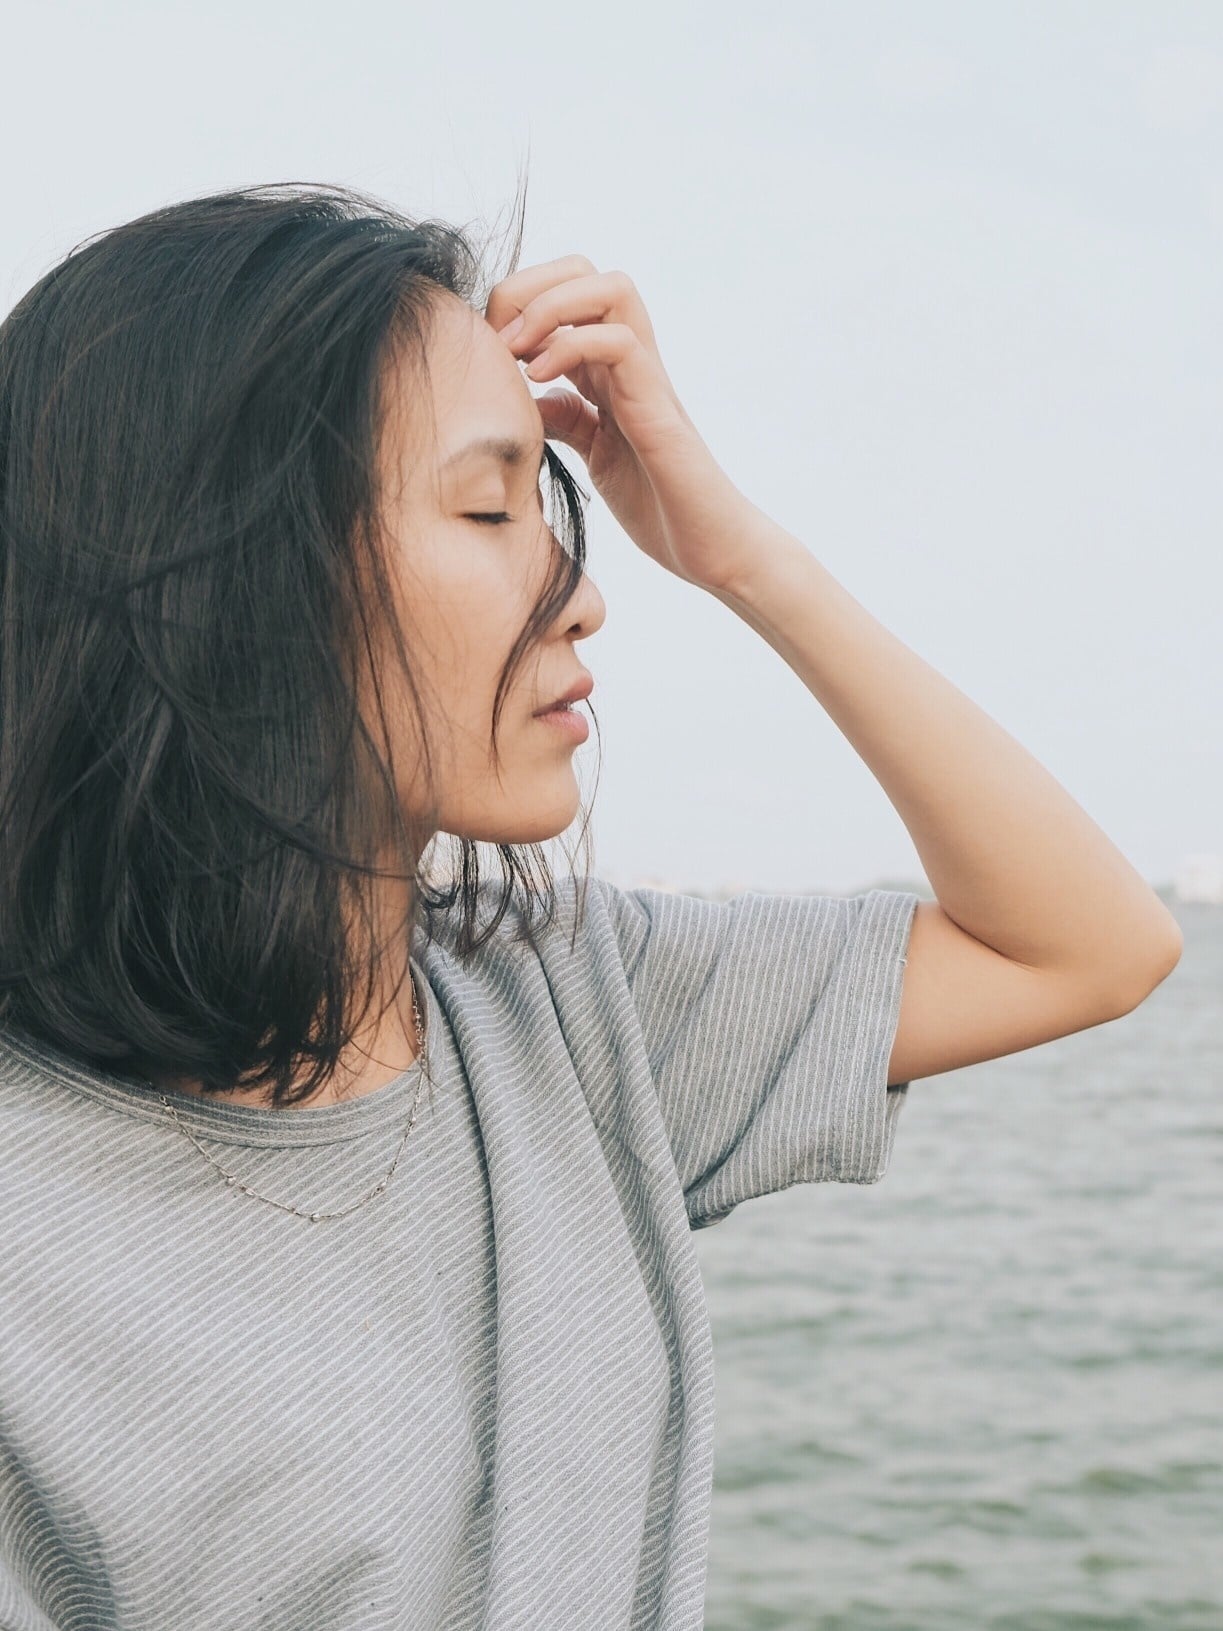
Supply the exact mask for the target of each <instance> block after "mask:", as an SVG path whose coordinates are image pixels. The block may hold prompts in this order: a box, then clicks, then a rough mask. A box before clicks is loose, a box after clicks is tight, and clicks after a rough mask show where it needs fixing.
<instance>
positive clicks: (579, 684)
mask: <svg viewBox="0 0 1223 1631" xmlns="http://www.w3.org/2000/svg"><path fill="white" fill-rule="evenodd" d="M594 688H595V682H594V676H593V675H591V674H587V673H585V672H583V674H582V675H581V677H580V678H579V679H577V680H575V681H574V683H573V684H572V685H571V686H570V687H569V689H568V690H567V691H566V692H565V694H564V696H561V697H557V699H556V701H555V702H551V703H549V704H548V706H547V707H546V708H540V709H538V710H537V711H536V713H535V718H536V719H543V718H544V717H546V716H547V715H548V714H552V713H556V712H557V711H558V710H559V711H564V710H565V709H568V708H572V706H573V704H574V703H575V702H584V701H585V700H586V698H587V697H588V696H589V695H590V693H591V692H592V691H593V690H594Z"/></svg>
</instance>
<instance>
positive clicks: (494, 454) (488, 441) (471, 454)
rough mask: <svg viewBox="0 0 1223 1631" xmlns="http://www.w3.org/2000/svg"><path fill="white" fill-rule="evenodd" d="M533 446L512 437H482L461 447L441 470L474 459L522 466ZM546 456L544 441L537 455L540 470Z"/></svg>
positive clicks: (546, 447)
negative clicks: (498, 460) (489, 459)
mask: <svg viewBox="0 0 1223 1631" xmlns="http://www.w3.org/2000/svg"><path fill="white" fill-rule="evenodd" d="M533 445H534V444H532V443H528V442H517V441H515V440H514V438H513V437H512V436H482V437H481V438H480V439H479V440H478V441H475V442H468V444H467V446H466V447H461V448H460V449H459V451H458V452H457V453H452V454H451V456H450V457H449V458H448V459H446V460H445V462H444V463H443V464H442V469H443V470H449V469H450V468H451V466H452V465H456V464H462V463H465V462H466V460H468V459H475V458H486V459H488V458H491V459H500V460H501V462H502V464H511V465H518V464H523V463H524V462H525V461H526V460H527V459H529V458H530V456H531V450H532V447H533ZM547 456H548V444H547V442H546V441H545V442H544V444H543V446H542V448H541V450H540V455H539V465H540V469H542V468H543V464H544V460H545V459H546V458H547Z"/></svg>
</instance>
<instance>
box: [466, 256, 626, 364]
mask: <svg viewBox="0 0 1223 1631" xmlns="http://www.w3.org/2000/svg"><path fill="white" fill-rule="evenodd" d="M519 319H520V322H521V326H520V327H516V328H514V322H513V319H511V320H510V322H509V326H510V327H512V328H514V332H512V333H506V332H505V330H504V329H502V330H499V331H498V332H499V333H500V334H501V336H502V338H503V339H504V340H505V342H506V344H507V345H508V346H509V347H510V350H511V351H513V352H515V353H521V354H526V353H529V352H530V351H532V350H533V349H534V348H535V347H536V346H537V345H539V344H540V343H541V342H542V341H543V340H544V339H546V338H547V336H548V335H550V334H551V333H552V331H553V330H554V329H556V328H560V327H562V326H564V325H567V324H575V323H600V322H608V321H611V322H615V323H624V324H626V325H627V326H628V327H629V328H631V329H632V330H633V332H634V333H635V334H636V336H637V338H638V339H639V340H640V341H641V343H642V344H643V345H646V346H650V347H654V346H655V340H654V330H653V328H652V327H651V324H650V319H649V315H648V313H647V312H646V309H645V305H644V303H643V301H642V299H641V296H640V295H639V294H638V292H637V286H636V284H635V283H634V282H633V280H632V278H630V277H629V275H628V273H627V272H594V273H592V274H590V275H589V276H587V277H575V278H569V279H568V280H567V281H566V282H564V283H559V284H555V285H552V286H551V287H549V288H547V289H543V290H541V291H540V293H538V294H537V295H535V296H533V297H532V298H531V299H530V300H528V301H527V303H526V305H525V306H524V307H523V308H522V311H521V312H520V313H519Z"/></svg>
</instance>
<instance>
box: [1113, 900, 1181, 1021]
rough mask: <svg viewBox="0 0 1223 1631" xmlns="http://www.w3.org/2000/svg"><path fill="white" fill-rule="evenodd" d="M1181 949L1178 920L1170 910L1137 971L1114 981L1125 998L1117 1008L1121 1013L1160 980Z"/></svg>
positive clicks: (1126, 1012)
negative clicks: (1122, 1003) (1124, 979)
mask: <svg viewBox="0 0 1223 1631" xmlns="http://www.w3.org/2000/svg"><path fill="white" fill-rule="evenodd" d="M1184 949H1185V936H1184V935H1183V933H1182V932H1181V927H1180V925H1179V923H1177V922H1176V920H1175V919H1174V918H1173V917H1172V915H1171V913H1169V914H1168V924H1167V926H1166V927H1165V928H1163V929H1162V930H1161V932H1160V934H1159V935H1158V936H1157V937H1155V938H1154V940H1153V944H1152V947H1151V950H1150V952H1149V953H1148V955H1147V956H1146V957H1145V958H1144V959H1143V961H1142V963H1141V964H1140V965H1139V970H1138V972H1137V973H1136V974H1131V975H1130V977H1129V979H1128V980H1126V981H1119V982H1118V984H1117V994H1118V995H1119V996H1121V997H1123V999H1124V1006H1123V1007H1122V1008H1121V1010H1120V1012H1121V1013H1122V1014H1129V1013H1132V1012H1133V1011H1134V1009H1135V1008H1137V1007H1138V1006H1139V1004H1141V1003H1144V1002H1145V1001H1146V1000H1147V998H1148V997H1149V996H1150V995H1151V993H1152V991H1154V990H1155V988H1156V986H1159V985H1162V984H1163V982H1164V981H1165V980H1166V979H1167V978H1168V976H1169V974H1171V972H1172V970H1173V969H1174V968H1175V967H1176V965H1177V964H1178V963H1179V962H1180V960H1181V954H1182V952H1183V951H1184Z"/></svg>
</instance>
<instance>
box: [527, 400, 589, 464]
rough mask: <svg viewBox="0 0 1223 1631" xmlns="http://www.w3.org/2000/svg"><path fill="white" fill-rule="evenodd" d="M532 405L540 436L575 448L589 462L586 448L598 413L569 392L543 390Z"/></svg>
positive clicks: (587, 448) (585, 401)
mask: <svg viewBox="0 0 1223 1631" xmlns="http://www.w3.org/2000/svg"><path fill="white" fill-rule="evenodd" d="M535 406H536V407H537V408H538V409H539V416H540V418H541V419H542V420H543V422H544V435H545V436H547V437H548V438H549V439H550V440H552V441H557V442H565V443H567V445H568V446H569V447H575V448H576V449H577V450H578V452H579V453H580V454H581V455H582V458H583V459H584V460H585V461H586V462H587V463H589V460H590V447H591V443H592V442H593V441H594V434H595V431H596V430H598V428H599V410H598V409H597V408H596V407H593V406H592V405H591V404H590V403H589V402H587V400H586V398H585V397H582V396H578V395H576V394H575V393H574V392H573V391H547V392H546V393H545V394H544V395H543V396H540V397H536V399H535Z"/></svg>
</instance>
